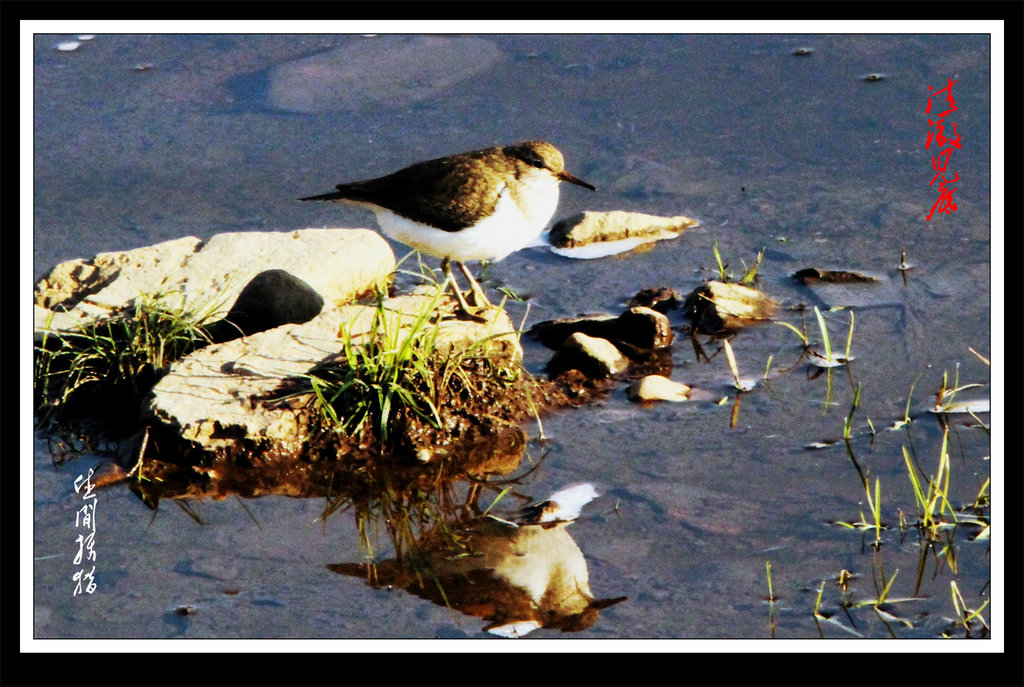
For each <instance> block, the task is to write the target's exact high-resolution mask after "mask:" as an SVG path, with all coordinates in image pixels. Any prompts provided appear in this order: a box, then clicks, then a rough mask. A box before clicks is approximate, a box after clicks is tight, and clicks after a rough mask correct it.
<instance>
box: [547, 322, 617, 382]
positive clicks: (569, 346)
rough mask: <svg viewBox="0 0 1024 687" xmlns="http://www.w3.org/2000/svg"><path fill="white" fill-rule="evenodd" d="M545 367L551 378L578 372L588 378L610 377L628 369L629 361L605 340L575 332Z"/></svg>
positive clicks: (613, 345)
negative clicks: (569, 371)
mask: <svg viewBox="0 0 1024 687" xmlns="http://www.w3.org/2000/svg"><path fill="white" fill-rule="evenodd" d="M547 367H548V372H549V373H550V374H551V375H553V376H554V375H558V374H560V373H561V372H564V371H566V370H579V371H580V372H583V373H584V374H586V375H587V376H589V377H598V378H599V377H611V376H613V375H616V374H618V373H620V372H622V371H623V370H625V369H626V368H627V367H629V360H628V359H627V358H626V357H625V356H624V355H622V353H620V352H619V349H617V348H616V347H615V344H613V343H612V342H610V341H608V340H607V339H599V338H596V337H593V336H587V335H586V334H583V333H582V332H576V333H574V334H572V335H571V336H569V338H568V339H566V340H565V342H564V343H563V344H562V346H561V347H560V348H559V349H558V351H557V352H556V353H555V355H554V356H553V357H552V358H551V360H550V361H549V362H548V366H547Z"/></svg>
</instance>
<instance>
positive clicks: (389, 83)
mask: <svg viewBox="0 0 1024 687" xmlns="http://www.w3.org/2000/svg"><path fill="white" fill-rule="evenodd" d="M503 59H504V53H503V52H502V50H501V48H500V47H498V46H497V45H496V44H495V43H493V42H491V41H489V40H487V39H485V38H479V37H471V36H417V37H412V38H408V37H402V36H382V37H378V38H359V39H355V40H353V41H352V42H350V43H348V44H347V45H345V46H343V47H340V48H337V49H336V50H330V51H328V52H323V53H318V54H316V55H313V56H312V57H306V58H303V59H299V60H293V61H291V62H286V63H285V64H282V65H281V66H279V67H277V68H275V69H273V70H272V71H271V72H270V79H269V85H268V87H267V103H268V104H269V105H270V106H271V107H273V108H277V109H281V110H290V111H292V112H309V113H319V112H335V111H339V110H359V109H366V108H379V107H381V106H385V107H392V108H407V107H408V106H409V105H411V104H412V103H415V102H419V101H423V100H429V99H431V98H436V97H437V96H438V95H439V94H441V93H444V92H445V91H447V90H449V89H450V88H452V87H453V86H455V85H456V84H458V83H460V82H462V81H465V80H467V79H469V78H471V77H473V76H476V75H477V74H480V73H482V72H484V71H486V70H488V69H490V68H492V67H494V66H495V65H497V64H499V63H500V62H501V61H502V60H503Z"/></svg>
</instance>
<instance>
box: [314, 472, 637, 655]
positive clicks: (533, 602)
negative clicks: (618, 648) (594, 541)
mask: <svg viewBox="0 0 1024 687" xmlns="http://www.w3.org/2000/svg"><path fill="white" fill-rule="evenodd" d="M596 496H597V491H596V490H595V489H594V487H593V486H592V485H590V484H580V485H576V486H573V487H568V488H566V489H563V490H561V491H559V492H557V493H555V494H552V495H551V497H550V498H548V499H547V500H546V501H542V502H540V503H535V504H531V505H529V506H527V507H525V508H523V509H521V510H519V511H517V512H514V513H511V514H507V515H504V514H503V515H500V516H498V515H493V514H487V515H480V516H476V517H473V518H471V519H469V520H467V521H464V522H461V523H458V524H455V525H453V526H452V528H451V529H450V530H449V531H447V532H446V533H445V534H444V535H443V536H442V535H439V534H436V533H433V534H428V535H427V536H425V537H423V539H421V540H420V541H419V542H418V546H417V551H416V555H415V556H403V557H400V558H396V559H391V560H387V561H383V562H379V563H375V564H372V565H366V564H356V563H339V564H333V565H329V566H327V567H328V568H329V569H330V570H333V571H334V572H337V573H341V574H345V575H352V576H357V577H364V578H366V579H367V580H368V582H369V583H370V584H371V585H372V586H374V587H400V588H403V589H405V590H406V591H408V592H410V593H412V594H415V595H416V596H420V597H422V598H424V599H428V600H430V601H432V602H434V603H436V604H439V605H447V606H450V607H451V608H454V609H456V610H459V611H461V612H463V613H466V614H467V615H473V616H477V617H480V618H484V619H485V620H487V621H488V624H487V625H486V626H485V627H484V628H483V629H484V630H486V631H487V632H491V633H493V634H496V635H500V636H503V637H518V636H522V635H525V634H527V633H529V632H532V631H533V630H536V629H538V628H541V627H544V628H552V629H559V630H562V631H563V632H577V631H580V630H584V629H586V628H588V627H590V626H591V625H593V624H594V622H595V621H596V620H597V617H598V611H600V610H601V609H602V608H607V607H608V606H611V605H613V604H616V603H619V602H621V601H624V600H625V598H626V597H616V598H610V599H598V598H595V597H594V595H593V593H592V592H591V590H590V581H589V574H588V570H587V562H586V560H585V559H584V557H583V553H582V552H581V551H580V548H579V546H577V545H576V542H575V541H573V539H572V537H571V536H570V535H569V532H568V525H569V524H571V523H572V522H573V521H574V520H575V519H576V518H577V516H578V515H579V512H580V509H581V508H582V507H583V506H584V505H585V504H587V503H588V502H590V501H591V500H592V499H594V498H595V497H596Z"/></svg>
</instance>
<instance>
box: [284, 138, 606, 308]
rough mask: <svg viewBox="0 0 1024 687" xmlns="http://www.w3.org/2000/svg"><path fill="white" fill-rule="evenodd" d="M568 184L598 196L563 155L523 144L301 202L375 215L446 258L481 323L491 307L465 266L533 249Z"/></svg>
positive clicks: (407, 240)
mask: <svg viewBox="0 0 1024 687" xmlns="http://www.w3.org/2000/svg"><path fill="white" fill-rule="evenodd" d="M562 181H568V182H569V183H571V184H576V185H577V186H582V187H583V188H587V189H590V190H591V191H593V190H595V189H594V187H593V186H591V185H590V184H588V183H587V182H585V181H583V180H582V179H578V178H577V177H575V176H573V175H572V174H570V173H569V172H567V171H566V170H565V161H564V158H563V157H562V153H561V152H559V150H558V148H556V147H555V146H553V145H552V144H550V143H547V142H546V141H524V142H522V143H515V144H512V145H508V146H498V147H495V148H485V149H483V150H474V151H470V152H467V153H459V154H457V155H450V156H447V157H440V158H437V159H435V160H427V161H425V162H419V163H417V164H414V165H412V166H410V167H406V168H405V169H401V170H399V171H397V172H395V173H393V174H389V175H387V176H384V177H379V178H376V179H367V180H365V181H354V182H351V183H347V184H339V185H338V186H336V187H335V188H336V190H335V191H332V192H331V193H325V194H322V195H317V196H309V197H307V198H300V200H324V201H334V202H339V203H345V204H350V205H357V206H360V207H364V208H366V209H369V210H371V211H373V213H374V214H375V215H376V216H377V223H378V224H379V225H380V228H381V230H382V231H383V232H384V234H385V235H387V236H389V237H391V238H392V239H394V240H396V241H399V242H401V243H404V244H406V245H407V246H410V247H412V248H414V249H415V250H418V251H419V252H421V253H426V254H427V255H432V256H434V257H438V258H441V269H442V271H443V272H444V274H445V277H446V279H447V283H448V285H449V287H450V288H451V289H452V291H453V295H454V296H455V298H456V300H457V302H458V304H459V307H460V308H461V309H462V311H463V312H465V313H467V314H469V315H470V316H477V315H478V314H479V312H480V311H482V310H483V309H485V308H486V307H487V306H488V305H490V304H489V302H488V301H487V297H486V296H485V295H484V292H483V289H482V288H481V287H480V285H479V284H478V283H477V281H476V279H474V278H473V275H472V273H470V271H469V269H467V268H466V266H465V264H464V263H465V262H466V261H468V260H491V261H498V260H501V259H503V258H505V257H506V256H508V255H509V254H510V253H513V252H515V251H517V250H519V249H521V248H524V247H526V246H527V245H529V244H530V243H531V242H532V241H533V240H534V239H536V238H537V237H538V236H539V235H540V233H541V232H542V231H544V228H545V227H546V226H547V224H548V222H549V221H550V220H551V217H552V215H554V213H555V208H556V206H557V205H558V185H559V182H562ZM452 262H454V263H455V264H457V265H458V266H459V268H460V269H461V270H462V272H463V274H464V275H465V276H466V278H467V279H468V280H469V282H470V288H471V291H472V295H473V299H474V306H470V304H469V303H468V301H467V300H466V298H465V296H464V295H463V293H462V291H461V289H460V288H459V286H458V284H457V283H456V281H455V276H454V275H453V274H452V269H451V263H452Z"/></svg>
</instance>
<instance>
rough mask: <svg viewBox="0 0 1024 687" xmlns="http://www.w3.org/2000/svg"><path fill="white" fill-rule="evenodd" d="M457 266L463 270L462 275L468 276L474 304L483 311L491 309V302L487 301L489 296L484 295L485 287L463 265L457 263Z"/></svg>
mask: <svg viewBox="0 0 1024 687" xmlns="http://www.w3.org/2000/svg"><path fill="white" fill-rule="evenodd" d="M455 264H456V265H458V266H459V269H460V270H462V273H463V274H464V275H466V279H467V280H468V281H469V288H470V291H472V292H473V303H474V304H475V305H476V306H478V307H479V308H481V309H483V308H490V307H491V302H490V301H489V300H487V294H485V293H484V289H483V287H482V286H480V283H479V282H478V281H477V280H476V279H475V278H474V277H473V273H472V272H470V271H469V268H468V267H466V266H465V265H464V264H463V263H461V262H456V263H455Z"/></svg>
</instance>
